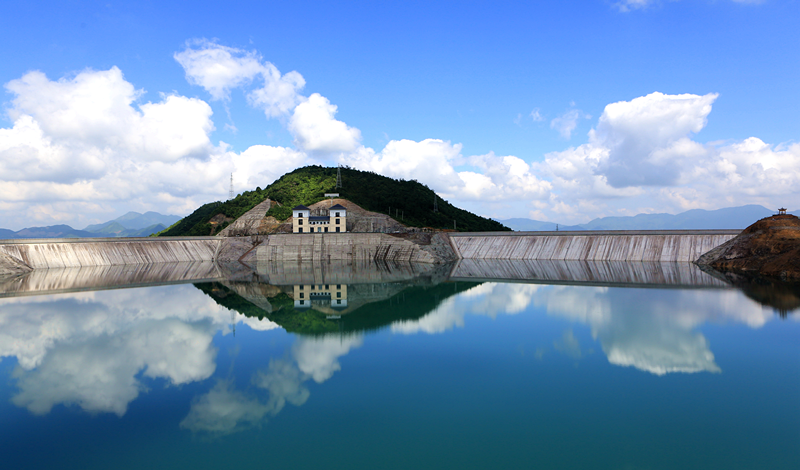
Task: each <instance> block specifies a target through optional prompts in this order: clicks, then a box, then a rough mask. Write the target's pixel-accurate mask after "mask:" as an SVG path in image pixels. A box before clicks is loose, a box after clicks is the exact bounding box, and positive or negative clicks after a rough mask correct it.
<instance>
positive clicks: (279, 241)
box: [255, 233, 441, 265]
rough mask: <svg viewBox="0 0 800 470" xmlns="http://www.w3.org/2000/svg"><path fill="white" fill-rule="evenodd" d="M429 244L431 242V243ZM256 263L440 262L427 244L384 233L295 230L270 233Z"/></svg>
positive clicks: (258, 253) (261, 246)
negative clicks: (287, 232)
mask: <svg viewBox="0 0 800 470" xmlns="http://www.w3.org/2000/svg"><path fill="white" fill-rule="evenodd" d="M428 246H430V245H428ZM255 251H256V261H257V263H258V264H259V265H260V264H264V263H269V262H273V261H303V260H306V261H313V262H328V261H331V260H353V261H355V260H374V259H380V260H387V261H402V262H410V263H438V262H441V260H440V259H439V258H438V257H437V256H435V254H433V253H431V252H430V251H427V250H426V249H425V246H424V245H418V244H416V243H413V242H411V241H409V240H404V239H402V238H399V237H393V236H391V235H387V234H384V233H326V234H322V233H308V234H303V233H294V234H286V235H271V236H269V237H268V238H267V240H266V241H265V242H263V243H262V244H261V245H259V246H258V247H257V248H256V250H255Z"/></svg>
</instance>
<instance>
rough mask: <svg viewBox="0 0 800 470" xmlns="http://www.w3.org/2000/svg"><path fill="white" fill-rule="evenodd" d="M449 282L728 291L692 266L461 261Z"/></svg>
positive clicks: (614, 262) (654, 263) (576, 261)
mask: <svg viewBox="0 0 800 470" xmlns="http://www.w3.org/2000/svg"><path fill="white" fill-rule="evenodd" d="M450 280H453V281H460V280H473V281H493V280H497V281H525V282H537V281H538V282H542V283H548V284H551V283H556V284H558V283H564V284H580V285H587V284H597V285H608V286H615V285H616V286H642V287H644V286H647V285H662V286H682V287H688V286H697V287H729V284H727V283H725V282H723V281H721V280H719V279H716V278H714V277H713V276H710V275H708V274H706V273H704V272H703V271H701V270H700V268H698V267H697V266H695V265H694V264H692V263H662V262H655V261H645V262H639V263H632V262H630V261H585V260H583V261H579V260H572V261H565V260H498V259H492V260H488V259H462V260H458V261H457V262H456V265H455V266H454V267H453V270H452V271H451V273H450Z"/></svg>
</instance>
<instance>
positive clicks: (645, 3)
mask: <svg viewBox="0 0 800 470" xmlns="http://www.w3.org/2000/svg"><path fill="white" fill-rule="evenodd" d="M731 1H733V2H734V3H742V4H747V5H760V4H762V3H764V2H765V1H766V0H731ZM658 3H660V0H620V1H618V2H616V3H614V7H616V8H617V9H618V10H619V11H621V12H629V11H633V10H643V9H645V8H647V7H649V6H651V5H654V4H658Z"/></svg>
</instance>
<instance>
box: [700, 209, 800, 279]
mask: <svg viewBox="0 0 800 470" xmlns="http://www.w3.org/2000/svg"><path fill="white" fill-rule="evenodd" d="M696 263H697V264H698V265H700V266H710V267H712V268H714V269H715V270H717V271H720V272H733V273H738V274H742V275H750V276H752V275H758V276H766V277H770V278H780V279H793V280H800V218H797V217H796V216H794V215H791V214H783V215H774V216H772V217H766V218H764V219H761V220H759V221H758V222H756V223H754V224H753V225H751V226H749V227H747V228H746V229H744V230H743V231H742V233H740V234H739V235H738V236H737V237H736V238H733V239H732V240H730V241H728V242H726V243H723V244H722V245H720V246H718V247H716V248H714V249H713V250H711V251H709V252H708V253H706V254H704V255H703V256H701V257H700V258H699V259H698V260H697V261H696Z"/></svg>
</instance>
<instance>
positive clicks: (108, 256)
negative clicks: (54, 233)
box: [0, 237, 221, 270]
mask: <svg viewBox="0 0 800 470" xmlns="http://www.w3.org/2000/svg"><path fill="white" fill-rule="evenodd" d="M220 242H221V240H220V239H219V238H214V237H170V238H166V237H165V238H101V239H96V238H94V239H42V240H31V239H27V240H5V241H3V242H2V243H0V255H2V256H0V264H3V265H4V266H6V269H9V270H11V269H15V268H16V269H20V268H22V269H25V268H27V269H26V270H30V269H48V268H78V267H89V266H113V265H132V264H157V263H186V262H193V261H212V260H214V258H215V253H216V252H217V250H218V248H219V246H220Z"/></svg>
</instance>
